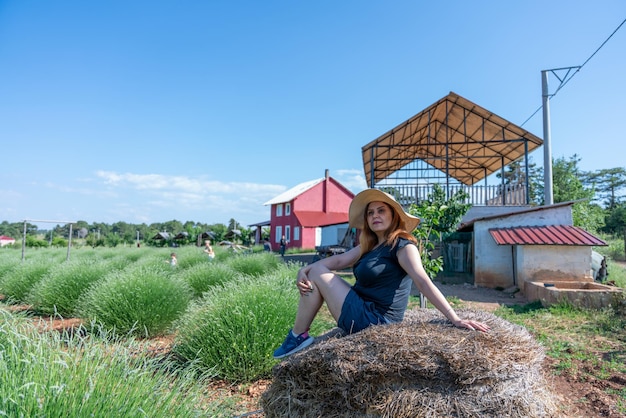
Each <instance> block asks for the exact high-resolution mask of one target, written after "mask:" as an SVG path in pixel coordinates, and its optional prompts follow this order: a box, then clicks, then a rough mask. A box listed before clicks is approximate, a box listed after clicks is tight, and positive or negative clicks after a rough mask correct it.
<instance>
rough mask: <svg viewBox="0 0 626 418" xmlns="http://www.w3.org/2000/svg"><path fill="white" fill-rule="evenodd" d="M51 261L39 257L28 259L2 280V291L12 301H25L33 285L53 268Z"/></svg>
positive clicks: (0, 289)
mask: <svg viewBox="0 0 626 418" xmlns="http://www.w3.org/2000/svg"><path fill="white" fill-rule="evenodd" d="M52 266H53V264H51V263H50V261H48V260H45V259H42V258H37V259H34V260H26V261H24V262H22V263H21V264H19V265H17V266H15V268H13V269H11V274H7V275H6V276H5V277H4V278H3V279H2V281H1V282H0V286H1V288H0V293H1V294H3V295H4V296H5V298H6V299H7V301H9V302H10V303H15V304H18V303H24V302H25V301H26V297H27V296H28V294H29V293H30V291H31V290H32V289H33V287H34V286H35V285H36V284H37V283H39V282H40V281H41V279H42V278H43V276H44V275H45V274H46V273H47V272H48V271H49V270H50V269H51V268H52Z"/></svg>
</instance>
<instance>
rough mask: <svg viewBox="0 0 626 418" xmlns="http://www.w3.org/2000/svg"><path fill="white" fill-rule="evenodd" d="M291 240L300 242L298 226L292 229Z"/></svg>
mask: <svg viewBox="0 0 626 418" xmlns="http://www.w3.org/2000/svg"><path fill="white" fill-rule="evenodd" d="M293 240H294V241H300V227H299V226H294V227H293Z"/></svg>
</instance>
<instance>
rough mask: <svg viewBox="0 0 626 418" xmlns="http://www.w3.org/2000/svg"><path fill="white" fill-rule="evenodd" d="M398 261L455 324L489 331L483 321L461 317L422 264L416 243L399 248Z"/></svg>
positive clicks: (424, 293)
mask: <svg viewBox="0 0 626 418" xmlns="http://www.w3.org/2000/svg"><path fill="white" fill-rule="evenodd" d="M398 262H399V263H400V265H401V266H402V268H403V269H404V271H406V272H407V273H408V275H409V276H410V277H411V279H412V280H413V282H414V283H415V285H416V286H417V288H418V289H419V291H420V292H421V293H422V294H423V295H424V296H426V298H427V299H428V300H429V301H430V303H432V304H433V305H434V306H435V308H437V309H438V310H439V311H440V312H441V313H442V314H443V315H444V316H445V317H446V318H448V319H449V320H450V322H452V323H453V324H454V325H455V326H457V327H459V328H469V329H471V330H476V329H477V330H479V331H485V332H486V331H489V327H488V326H487V325H485V324H483V323H480V322H477V321H470V320H464V319H461V318H459V316H458V315H457V314H456V312H454V309H453V308H452V306H450V304H449V303H448V301H447V300H446V298H445V297H444V296H443V294H442V293H441V291H440V290H439V289H438V288H437V286H435V284H434V283H433V282H432V280H430V277H428V274H427V273H426V270H424V266H423V265H422V258H421V257H420V253H419V251H418V249H417V247H416V246H415V245H407V246H405V247H404V248H401V249H400V250H398Z"/></svg>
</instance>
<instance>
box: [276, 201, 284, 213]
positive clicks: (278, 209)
mask: <svg viewBox="0 0 626 418" xmlns="http://www.w3.org/2000/svg"><path fill="white" fill-rule="evenodd" d="M276 216H283V204H282V203H281V204H279V205H276Z"/></svg>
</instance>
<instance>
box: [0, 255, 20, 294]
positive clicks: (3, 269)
mask: <svg viewBox="0 0 626 418" xmlns="http://www.w3.org/2000/svg"><path fill="white" fill-rule="evenodd" d="M19 264H20V261H19V260H17V259H16V258H8V257H6V258H2V259H0V293H2V290H1V289H2V281H3V279H4V277H5V276H6V277H8V276H9V274H11V270H13V269H14V268H16V267H17V266H19Z"/></svg>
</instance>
